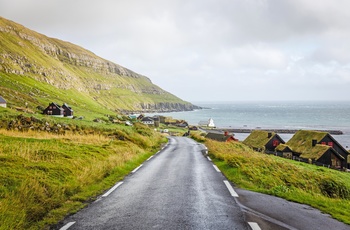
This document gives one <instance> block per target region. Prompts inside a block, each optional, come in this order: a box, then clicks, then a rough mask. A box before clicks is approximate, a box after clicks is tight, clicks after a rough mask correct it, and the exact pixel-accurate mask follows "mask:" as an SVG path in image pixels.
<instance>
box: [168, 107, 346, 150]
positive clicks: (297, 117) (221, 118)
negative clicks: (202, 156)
mask: <svg viewBox="0 0 350 230" xmlns="http://www.w3.org/2000/svg"><path fill="white" fill-rule="evenodd" d="M193 104H195V105H198V106H201V107H205V108H207V109H201V110H195V111H189V112H173V113H162V115H164V116H171V117H173V118H176V119H183V120H186V121H187V122H188V123H189V124H191V125H198V123H199V121H205V120H209V118H212V119H213V120H214V123H215V125H216V127H217V128H220V129H224V128H248V129H255V128H261V129H264V128H273V129H305V130H314V129H317V130H341V131H343V133H344V134H343V135H333V137H334V138H335V139H336V140H337V141H338V142H339V143H340V144H341V145H343V147H344V148H346V149H349V147H350V101H348V102H344V101H342V102H340V101H337V102H334V101H333V102H330V101H329V102H319V101H318V102H310V101H308V102H196V103H193ZM248 135H249V134H243V133H235V136H236V138H238V139H239V140H244V139H245V138H246V137H247V136H248ZM279 135H280V136H281V137H282V138H283V139H284V140H285V141H288V140H289V139H290V138H291V137H292V134H279Z"/></svg>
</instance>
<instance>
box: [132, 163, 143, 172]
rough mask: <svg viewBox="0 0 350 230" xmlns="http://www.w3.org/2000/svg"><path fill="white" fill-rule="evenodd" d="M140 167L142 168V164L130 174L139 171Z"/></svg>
mask: <svg viewBox="0 0 350 230" xmlns="http://www.w3.org/2000/svg"><path fill="white" fill-rule="evenodd" d="M141 167H142V164H141V165H140V166H139V167H137V168H136V169H134V170H132V171H131V172H132V173H135V172H136V171H137V170H139V169H140V168H141Z"/></svg>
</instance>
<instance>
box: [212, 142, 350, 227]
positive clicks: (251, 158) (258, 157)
mask: <svg viewBox="0 0 350 230" xmlns="http://www.w3.org/2000/svg"><path fill="white" fill-rule="evenodd" d="M205 144H206V146H207V147H208V149H209V154H210V156H211V158H212V159H213V162H214V163H215V164H216V165H217V166H218V167H219V168H220V170H221V171H222V172H223V173H224V174H225V176H226V177H227V178H228V179H229V180H230V181H232V182H233V183H234V184H236V185H237V186H239V187H241V188H244V189H249V190H252V191H257V192H261V193H266V194H270V195H274V196H278V197H282V198H285V199H287V200H290V201H294V202H298V203H303V204H308V205H310V206H313V207H315V208H317V209H319V210H321V211H322V212H324V213H328V214H330V215H332V216H333V217H334V218H336V219H338V220H339V221H342V222H344V223H346V224H350V208H349V207H350V173H345V172H340V171H336V170H332V169H328V168H324V167H318V166H315V165H310V164H306V163H301V162H296V161H292V160H288V159H284V158H281V157H275V156H272V155H266V154H262V153H258V152H255V151H253V150H251V149H250V148H248V147H247V146H246V145H244V144H242V143H239V142H235V143H221V142H216V141H211V140H206V141H205Z"/></svg>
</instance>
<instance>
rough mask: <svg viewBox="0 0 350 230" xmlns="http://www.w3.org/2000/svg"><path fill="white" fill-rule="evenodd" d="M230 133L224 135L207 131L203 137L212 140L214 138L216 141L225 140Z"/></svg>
mask: <svg viewBox="0 0 350 230" xmlns="http://www.w3.org/2000/svg"><path fill="white" fill-rule="evenodd" d="M231 136H232V135H227V136H225V135H224V134H222V133H208V134H207V135H206V136H205V137H206V138H209V139H212V140H216V141H224V142H225V141H227V139H228V138H229V137H231Z"/></svg>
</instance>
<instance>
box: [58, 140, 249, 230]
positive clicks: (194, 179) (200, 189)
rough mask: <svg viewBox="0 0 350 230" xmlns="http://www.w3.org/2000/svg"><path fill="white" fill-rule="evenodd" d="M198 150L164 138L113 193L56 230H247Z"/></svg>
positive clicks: (217, 174)
mask: <svg viewBox="0 0 350 230" xmlns="http://www.w3.org/2000/svg"><path fill="white" fill-rule="evenodd" d="M201 150H203V146H202V145H200V144H198V143H196V142H195V141H193V140H191V139H189V138H183V137H172V138H170V141H169V144H168V146H167V147H166V148H164V149H163V150H162V151H161V152H160V153H158V154H156V155H154V157H152V158H151V159H149V160H148V161H146V162H145V163H144V164H143V165H142V167H140V168H138V169H137V170H136V171H134V172H133V173H132V174H130V175H129V176H127V177H126V178H125V179H124V181H123V183H122V184H118V185H119V186H118V187H117V188H116V189H115V190H114V191H113V192H108V193H106V194H105V195H104V196H101V197H100V198H99V199H98V200H97V201H95V202H94V203H92V204H90V205H89V206H88V207H87V208H85V209H83V210H81V211H80V212H78V213H76V214H74V215H72V216H70V217H68V218H66V219H65V220H64V222H63V223H61V225H60V226H58V229H60V228H61V229H62V230H64V229H69V230H71V229H72V230H73V229H84V230H87V229H239V230H243V229H250V228H249V225H248V224H247V222H246V221H245V218H244V214H243V212H242V210H241V208H240V206H239V205H238V203H237V202H236V200H235V199H234V197H233V196H232V194H231V193H230V191H229V190H228V187H227V186H226V184H225V183H224V181H225V180H226V179H225V177H224V176H223V175H222V174H221V173H220V172H218V171H217V170H216V169H215V168H214V167H213V164H212V163H211V162H210V161H209V160H208V159H207V158H205V157H204V156H203V154H202V152H201ZM226 183H227V182H226Z"/></svg>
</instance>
